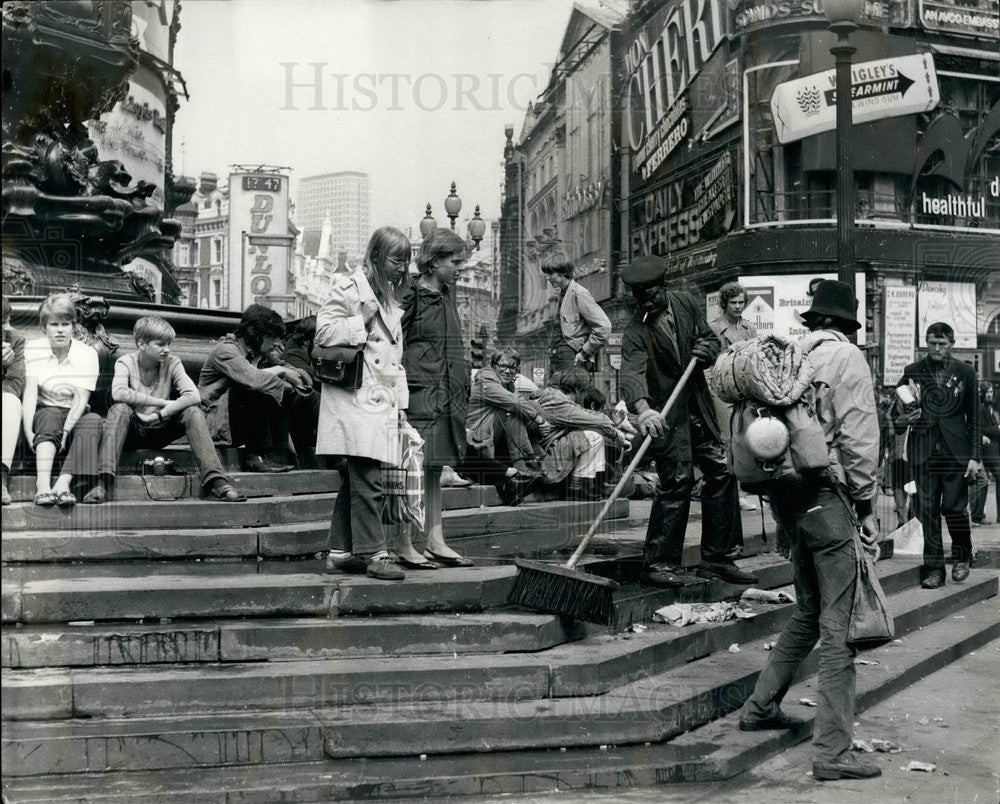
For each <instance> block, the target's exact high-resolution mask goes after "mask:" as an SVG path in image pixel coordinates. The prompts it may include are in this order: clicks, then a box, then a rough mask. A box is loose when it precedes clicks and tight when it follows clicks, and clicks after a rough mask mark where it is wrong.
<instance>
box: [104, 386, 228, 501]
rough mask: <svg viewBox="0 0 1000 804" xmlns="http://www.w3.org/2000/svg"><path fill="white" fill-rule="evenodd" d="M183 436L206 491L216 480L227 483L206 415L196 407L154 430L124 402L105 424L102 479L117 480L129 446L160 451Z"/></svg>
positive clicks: (112, 409)
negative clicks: (120, 462)
mask: <svg viewBox="0 0 1000 804" xmlns="http://www.w3.org/2000/svg"><path fill="white" fill-rule="evenodd" d="M181 436H187V440H188V444H189V445H190V447H191V452H192V454H193V455H194V459H195V460H196V461H197V462H198V468H199V469H201V485H202V487H203V488H204V487H205V486H207V485H209V484H210V483H211V482H212V481H213V480H217V479H222V480H225V479H226V475H225V474H224V473H223V471H222V462H221V461H220V460H219V453H217V452H216V451H215V444H213V443H212V436H211V434H210V433H209V431H208V422H207V421H206V420H205V414H204V413H202V412H201V409H200V408H199V407H197V406H196V405H195V406H192V407H189V408H184V410H182V411H181V412H180V413H178V414H177V415H175V416H171V417H170V418H169V419H167V420H166V421H164V422H163V424H160V423H159V422H157V423H156V425H155V426H154V425H147V424H144V423H142V422H140V421H139V420H138V419H137V418H136V417H135V408H133V407H132V406H131V405H126V404H124V403H122V402H119V403H118V404H116V405H112V406H111V410H109V411H108V418H107V420H106V421H105V424H104V438H103V439H102V440H101V459H100V462H99V464H98V471H99V472H100V473H101V474H102V475H111V477H115V476H116V475H117V474H118V461H119V460H120V459H121V454H122V450H123V449H124V448H125V445H126V444H129V445H130V447H131V448H132V449H160V448H162V447H165V446H167V444H170V443H171V442H173V441H176V440H177V439H178V438H180V437H181Z"/></svg>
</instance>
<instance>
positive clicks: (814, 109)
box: [771, 53, 941, 144]
mask: <svg viewBox="0 0 1000 804" xmlns="http://www.w3.org/2000/svg"><path fill="white" fill-rule="evenodd" d="M836 84H837V78H836V71H835V70H826V71H825V72H822V73H813V74H812V75H807V76H805V78H796V79H795V80H794V81H786V82H785V83H784V84H778V86H777V87H775V89H774V94H772V95H771V114H772V115H773V116H774V128H775V131H776V132H777V135H778V142H780V143H782V144H784V143H788V142H795V140H800V139H802V138H803V137H811V136H812V135H813V134H819V133H821V132H824V131H832V130H833V129H834V128H836V127H837V92H836ZM851 96H852V98H853V102H852V103H851V107H852V110H853V116H854V122H855V123H870V122H871V121H872V120H880V119H882V118H884V117H899V116H902V115H907V114H916V113H917V112H927V111H930V110H931V109H933V108H934V107H935V106H937V105H938V101H939V100H940V99H941V96H940V94H939V92H938V83H937V72H936V71H935V70H934V57H933V56H932V55H931V54H929V53H922V54H917V55H914V56H897V57H895V58H891V59H879V60H878V61H865V62H861V63H860V64H855V65H852V67H851Z"/></svg>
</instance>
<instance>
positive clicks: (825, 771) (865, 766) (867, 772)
mask: <svg viewBox="0 0 1000 804" xmlns="http://www.w3.org/2000/svg"><path fill="white" fill-rule="evenodd" d="M881 775H882V769H881V768H880V767H879V766H878V765H872V764H870V763H868V762H858V761H857V760H856V759H854V758H853V757H852V758H851V759H845V760H840V761H838V762H813V779H815V780H816V781H817V782H833V781H836V780H837V779H874V778H875V777H877V776H881Z"/></svg>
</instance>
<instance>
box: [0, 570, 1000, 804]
mask: <svg viewBox="0 0 1000 804" xmlns="http://www.w3.org/2000/svg"><path fill="white" fill-rule="evenodd" d="M996 592H997V579H996V576H995V574H994V575H993V576H992V577H985V578H980V579H976V580H975V581H973V582H972V583H970V584H967V585H964V586H961V587H959V586H957V585H956V586H954V587H950V588H947V589H946V590H944V592H941V593H929V592H926V591H925V590H919V589H909V590H907V591H906V592H902V593H898V594H896V595H894V596H893V598H892V601H891V602H892V605H893V610H894V614H895V615H896V624H897V632H898V639H897V641H896V642H895V643H892V644H890V645H889V646H886V647H884V648H880V649H878V650H876V651H870V652H867V653H866V654H864V656H865V657H866V658H868V659H869V660H871V659H875V660H876V661H879V662H880V664H879V665H876V666H874V667H859V668H858V669H859V706H865V705H870V704H871V703H873V702H874V700H872V699H871V696H872V695H877V694H881V695H882V696H883V697H884V695H887V694H891V692H892V691H895V690H897V689H899V688H900V685H905V684H907V683H911V682H912V681H913V680H915V679H916V678H918V677H920V676H921V675H923V674H924V673H926V672H929V671H930V670H928V669H927V668H928V667H929V666H930V665H934V667H931V669H934V668H935V667H939V666H943V664H945V663H947V662H949V661H952V660H954V659H955V658H957V657H958V656H959V655H961V653H962V652H964V651H967V650H971V649H974V648H975V646H976V645H980V644H983V643H984V642H986V641H988V640H989V639H993V638H996V636H997V634H998V631H1000V624H998V618H997V605H996V601H995V599H989V600H987V601H986V602H985V603H983V602H979V601H982V600H984V599H986V598H989V597H990V596H995V595H996ZM746 622H748V621H738V622H737V623H736V627H742V626H743V625H744V624H745V623H746ZM751 622H752V621H751ZM732 627H733V624H721V625H716V626H704V627H696V628H698V630H701V631H712V630H722V629H724V628H728V629H729V634H728V635H726V636H725V637H723V636H722V635H721V634H720V635H719V637H717V638H716V642H717V643H718V644H716V646H715V647H714V648H713V650H712V652H711V653H710V654H708V655H706V656H705V657H703V658H700V659H695V660H693V661H689V662H687V663H685V664H682V665H680V666H676V667H674V668H673V669H669V670H666V671H660V672H659V673H652V674H649V675H648V676H647V677H644V678H641V679H639V680H637V681H634V682H631V683H628V684H625V685H622V686H619V687H617V688H613V689H611V690H609V691H608V692H607V693H606V694H603V695H593V696H588V697H585V698H570V699H558V698H557V699H553V700H548V701H545V700H524V699H511V698H504V699H495V700H493V701H490V702H481V703H474V702H469V701H467V700H455V701H443V702H437V703H424V704H420V705H416V704H406V703H402V702H400V703H396V704H394V706H392V707H391V708H389V707H385V708H384V707H372V706H346V707H337V708H335V709H329V708H328V709H323V710H317V711H314V712H313V716H310V717H308V718H303V717H302V715H301V712H296V711H294V710H289V709H284V710H281V711H276V712H270V713H268V714H267V715H266V716H261V715H260V714H259V713H258V714H251V713H232V712H230V713H222V714H218V715H215V714H208V713H205V714H192V715H186V716H183V717H172V716H164V717H158V718H153V717H145V718H136V719H121V718H110V719H95V720H89V721H88V720H81V719H75V720H71V721H64V722H52V723H45V722H38V721H35V722H6V723H5V724H4V750H3V761H4V775H5V778H11V779H12V778H13V777H14V776H18V775H25V774H26V773H30V774H66V776H65V777H56V776H52V777H48V778H43V779H39V780H38V781H37V782H33V781H32V780H30V779H23V780H17V781H15V782H13V788H16V789H17V790H19V791H21V792H22V793H23V794H24V795H26V796H29V797H27V798H24V799H23V800H25V801H30V800H42V799H41V798H40V795H41V791H43V790H47V791H48V792H49V793H50V794H51V795H53V796H54V798H53V800H61V797H62V796H65V795H68V794H69V792H70V791H71V787H70V786H69V784H68V783H69V779H70V778H72V777H73V776H74V775H76V778H78V779H80V782H81V785H82V788H83V789H87V790H89V791H90V790H92V791H93V792H94V793H95V795H98V796H100V795H104V794H107V795H108V796H109V797H108V798H107V800H117V799H115V798H114V797H113V795H118V794H120V795H123V796H126V797H125V798H122V799H121V800H122V801H127V800H132V799H129V798H127V794H129V793H134V792H135V791H137V790H141V791H143V793H144V795H147V796H150V797H149V798H144V799H142V800H150V801H158V800H164V801H166V800H168V799H166V798H163V799H159V798H157V797H156V796H155V795H154V794H156V793H157V792H158V791H161V790H162V791H164V792H166V790H167V789H169V788H167V787H161V786H160V783H159V782H158V781H157V780H161V781H162V782H164V783H166V781H167V780H171V782H172V783H173V785H174V789H176V790H177V791H191V793H194V792H195V791H198V793H199V796H198V797H197V798H196V799H195V798H191V799H185V800H199V801H200V800H202V798H201V797H200V796H201V795H202V794H204V795H206V796H208V797H207V798H206V799H205V800H211V801H216V800H218V801H223V800H224V799H222V798H215V797H214V796H213V794H212V791H213V790H214V789H215V788H214V787H213V786H212V785H214V784H215V782H213V781H209V780H221V779H223V778H230V779H236V778H238V776H239V774H237V773H236V772H235V771H236V770H243V771H245V772H246V775H247V777H248V778H255V779H257V780H258V781H260V783H261V784H263V785H264V789H267V790H269V791H270V794H271V795H272V796H273V795H274V794H275V789H274V788H273V787H270V786H269V785H270V783H268V782H265V780H266V779H268V778H270V779H272V780H273V781H274V783H275V784H277V783H278V782H277V780H278V779H280V778H283V779H288V778H292V777H294V778H297V779H300V780H301V781H302V784H298V783H297V784H296V785H294V795H295V798H293V799H292V800H296V801H297V800H302V801H314V800H332V799H334V798H337V799H340V798H353V797H356V796H359V795H362V793H363V792H365V794H366V796H367V794H370V795H372V796H374V797H376V798H378V797H385V796H388V797H396V794H394V793H393V788H392V787H391V783H392V782H393V781H395V782H398V783H400V784H401V787H399V788H398V789H399V790H400V791H406V795H416V792H415V791H417V790H419V789H421V788H422V789H423V790H424V791H425V793H424V794H425V795H428V796H432V797H437V796H443V795H446V794H447V795H451V794H454V795H459V794H468V795H476V794H482V792H483V790H489V791H490V792H497V793H501V792H515V787H514V785H516V784H517V776H518V774H520V775H521V776H522V777H523V776H525V775H527V777H530V778H531V779H532V780H533V781H532V784H534V783H537V782H540V780H541V778H542V775H543V773H542V771H543V768H546V767H547V768H550V769H551V770H552V771H553V772H554V773H556V774H557V775H558V776H559V777H560V778H562V775H566V785H567V789H569V788H570V787H572V788H576V787H579V786H583V784H584V782H583V780H584V779H585V778H586V777H587V774H588V773H592V772H594V771H599V772H607V774H608V775H607V777H605V778H606V779H612V778H613V775H612V774H611V769H612V768H613V767H617V768H618V769H619V774H623V775H624V776H625V777H626V779H627V777H628V776H629V773H628V770H629V769H630V768H632V767H639V768H645V767H646V766H647V765H648V766H651V767H656V768H658V770H659V772H660V773H661V774H664V775H663V779H662V781H670V780H678V781H694V780H697V779H699V778H707V777H705V776H704V775H703V774H706V773H709V772H715V773H719V772H720V771H719V770H718V768H719V767H722V766H720V765H719V763H717V762H715V760H714V758H710V757H709V755H711V754H712V753H713V752H715V751H717V750H719V749H720V748H722V747H725V745H726V743H725V742H724V740H725V739H731V740H736V737H735V732H736V729H735V725H734V724H733V723H731V722H730V723H728V724H727V725H725V726H724V732H725V733H724V734H723V735H722V737H719V736H716V737H715V738H713V739H712V740H705V739H694V738H693V737H692V738H691V739H688V737H689V735H687V734H684V732H689V731H690V730H691V729H697V728H698V727H701V728H709V729H711V728H713V727H712V726H711V725H709V726H704V725H703V724H706V723H711V721H713V720H714V719H716V718H719V717H721V716H724V715H725V714H726V713H727V712H730V711H733V710H734V709H736V708H738V707H739V706H740V705H741V704H742V702H743V700H745V697H746V695H747V694H749V690H750V689H752V686H753V683H754V681H755V679H756V675H757V673H758V672H759V669H760V667H761V666H762V665H763V662H764V660H765V657H766V653H765V650H764V646H765V642H766V641H767V640H769V639H772V638H773V631H772V632H769V633H765V634H764V635H763V636H758V637H756V638H748V639H744V640H742V641H740V642H739V644H740V646H741V651H740V652H739V653H736V654H733V653H730V652H729V651H727V650H725V648H723V647H722V644H723V643H724V642H725V639H728V638H732V635H733V632H732V630H731V629H732ZM775 627H780V623H776V624H775ZM688 630H689V629H685V631H688ZM815 658H816V657H815V654H813V656H811V657H810V659H809V660H807V663H806V667H805V669H804V673H803V677H807V676H809V675H810V674H812V673H814V672H815V669H816V663H815ZM803 683H805V684H810V683H812V682H811V681H810V680H809V679H808V678H806V681H805V682H803ZM885 685H888V686H885ZM797 695H805V696H808V697H815V691H812V692H811V693H810V692H808V691H807V692H801V693H798V692H797V691H796V689H793V692H792V693H791V694H790V696H789V699H788V700H789V701H790V702H791V701H793V700H797V697H796V696H797ZM866 696H868V697H866ZM795 713H796V714H804V712H800V711H796V712H795ZM720 728H721V727H720ZM730 732H732V734H730ZM697 733H698V732H697V731H696V732H691V734H692V735H697ZM678 735H681V736H678ZM755 736H756V735H755ZM769 736H773V733H770V734H769V735H763V736H760V737H761V739H767V738H768V737H769ZM740 739H741V740H743V739H744V738H742V737H740ZM318 743H319V744H323V743H325V750H326V752H327V753H328V754H331V755H334V756H335V757H336V758H329V759H327V760H326V761H321V760H322V755H321V754H320V753H319V751H320V750H323V749H322V748H321V747H320V745H318ZM626 743H633V744H635V746H634V747H631V746H627V747H624V748H623V747H622V746H623V745H625V744H626ZM643 743H645V745H642V744H643ZM414 746H419V749H418V750H419V751H420V752H422V753H424V754H426V755H430V756H429V758H428V759H427V760H426V761H422V759H423V758H421V760H418V759H417V757H416V756H415V754H416V753H417V750H415V749H414ZM543 746H547V747H550V748H552V749H559V748H562V749H563V751H564V752H559V751H557V750H551V751H545V750H539V748H540V747H543ZM574 746H579V747H578V748H574ZM596 746H608V747H609V750H608V751H603V750H602V751H600V752H598V751H597V750H595V747H596ZM567 748H568V749H569V750H568V751H567V750H566V749H567ZM751 748H753V750H751V751H749V752H748V753H747V755H746V756H744V757H743V758H742V759H741V760H740V759H738V758H737V759H735V760H734V759H732V758H730V759H729V760H728V761H727V764H726V765H725V766H724V769H725V772H726V773H730V774H731V772H738V770H734V768H737V767H738V764H739V762H740V761H742V762H743V768H742V769H746V768H747V767H750V765H752V764H753V763H754V762H756V761H759V758H760V756H759V753H760V749H759V748H757V747H753V746H751ZM484 752H488V756H487V753H484ZM436 753H440V754H441V756H434V754H436ZM394 754H395V755H398V756H399V757H400V758H399V759H395V760H394V759H391V758H390V757H391V755H394ZM567 755H569V756H572V757H574V758H575V761H573V762H569V761H567ZM352 756H353V757H356V758H350V757H352ZM361 757H363V759H362V758H361ZM623 757H627V762H623V759H622V758H623ZM668 759H669V762H668V761H667V760H668ZM282 763H304V764H302V765H295V766H293V765H287V764H282ZM358 763H362V765H359V764H358ZM539 763H541V764H539ZM619 763H620V764H619ZM664 763H666V764H664ZM692 763H695V764H694V765H693V764H692ZM218 765H239V766H241V767H240V768H237V769H234V768H230V769H229V775H227V773H226V771H225V770H224V769H222V768H213V767H212V766H218ZM266 768H269V769H270V770H265V769H266ZM307 769H308V770H310V771H311V772H312V776H313V779H312V782H309V783H306V782H305V780H306V778H307V774H305V771H306V770H307ZM169 771H172V772H169ZM299 771H302V772H303V774H304V775H302V776H299V775H298V772H299ZM105 772H106V773H105ZM642 773H644V772H642ZM289 774H290V776H289ZM126 777H129V778H131V779H132V780H133V782H134V786H132V787H127V786H123V780H124V779H125V778H126ZM643 778H645V776H643ZM102 780H103V781H104V784H103V785H102V783H101V782H102ZM319 780H322V785H321V784H320V781H319ZM484 781H485V782H487V784H486V786H485V787H480V788H479V789H478V790H473V789H472V787H471V786H472V785H473V784H474V783H476V782H484ZM522 781H523V779H522ZM607 783H608V782H606V781H605V782H602V784H607ZM623 783H626V784H627V781H626V780H623V779H619V781H618V784H623ZM361 784H365V785H369V786H368V787H364V788H361V787H359V786H358V785H361ZM650 784H652V782H650ZM205 785H207V786H205ZM324 785H325V786H324ZM221 789H227V790H230V791H234V790H239V791H241V792H242V791H243V788H242V787H241V786H239V785H238V786H237V787H236V788H232V787H225V786H223V787H222V788H220V790H221ZM283 789H287V790H292V789H293V788H288V787H286V788H283ZM32 790H34V791H35V792H34V793H30V795H29V792H30V791H32ZM321 791H322V795H325V796H327V797H326V798H324V797H322V795H320V792H321ZM519 792H523V790H520V791H519ZM314 795H315V796H317V797H316V798H313V797H310V796H314ZM402 795H403V794H402V792H400V796H402ZM404 797H405V796H404ZM17 800H21V799H17ZM88 800H89V799H88ZM98 800H103V799H98ZM136 800H138V799H136ZM241 800H242V799H241ZM249 800H262V801H266V800H273V799H268V798H266V797H265V798H263V799H255V798H252V797H251V798H250V799H249Z"/></svg>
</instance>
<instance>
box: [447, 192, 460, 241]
mask: <svg viewBox="0 0 1000 804" xmlns="http://www.w3.org/2000/svg"><path fill="white" fill-rule="evenodd" d="M444 211H445V212H446V213H447V215H448V217H449V218H451V230H452V231H455V220H456V219H457V218H458V213H459V212H461V211H462V199H461V198H459V197H458V193H456V192H455V182H452V183H451V192H450V193H448V197H447V198H446V199H445V200H444Z"/></svg>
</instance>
